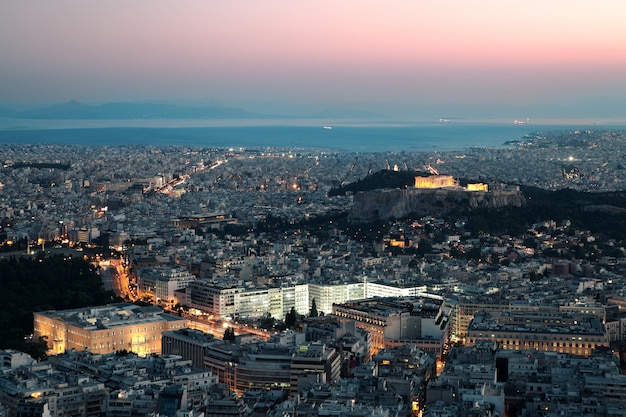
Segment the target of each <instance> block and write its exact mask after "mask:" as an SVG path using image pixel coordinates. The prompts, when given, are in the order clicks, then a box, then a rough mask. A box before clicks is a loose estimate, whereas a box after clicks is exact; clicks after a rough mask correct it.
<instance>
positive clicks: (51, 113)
mask: <svg viewBox="0 0 626 417" xmlns="http://www.w3.org/2000/svg"><path fill="white" fill-rule="evenodd" d="M372 116H375V114H374V113H370V112H361V111H357V110H350V109H341V110H329V111H324V112H320V113H317V114H312V115H302V116H285V115H277V114H262V113H255V112H250V111H247V110H244V109H241V108H237V107H222V106H197V107H196V106H180V105H174V104H161V103H128V102H119V103H106V104H99V105H89V104H85V103H81V102H80V101H76V100H72V101H68V102H66V103H62V104H55V105H51V106H45V107H38V108H34V109H29V110H15V109H10V108H7V107H0V117H10V118H16V119H47V120H63V119H73V120H77V119H79V120H109V119H147V120H150V119H270V118H272V119H275V118H280V119H283V118H295V117H301V118H321V117H324V118H328V117H335V118H347V117H350V118H366V117H372Z"/></svg>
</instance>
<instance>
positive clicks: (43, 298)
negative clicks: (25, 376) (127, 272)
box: [0, 255, 121, 357]
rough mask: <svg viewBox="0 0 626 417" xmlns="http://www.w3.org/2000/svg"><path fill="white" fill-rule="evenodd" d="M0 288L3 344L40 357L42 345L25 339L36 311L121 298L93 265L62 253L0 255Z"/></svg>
mask: <svg viewBox="0 0 626 417" xmlns="http://www.w3.org/2000/svg"><path fill="white" fill-rule="evenodd" d="M0 288H2V302H0V348H2V349H7V348H11V349H18V350H21V351H24V352H27V353H34V356H36V357H37V356H40V354H41V349H40V348H41V346H37V343H35V344H32V343H29V342H28V341H27V339H25V336H27V335H30V334H32V332H33V312H37V311H45V310H65V309H72V308H79V307H86V306H92V305H103V304H108V303H111V302H118V301H121V300H120V299H119V298H116V296H115V294H114V293H113V292H111V291H104V289H103V287H102V280H101V279H100V276H99V275H98V274H97V271H96V269H95V267H94V266H93V265H91V264H90V263H88V262H87V261H85V260H83V259H82V258H69V257H64V256H61V255H56V256H40V257H21V258H19V259H18V258H15V257H12V258H8V259H0ZM35 342H39V341H35Z"/></svg>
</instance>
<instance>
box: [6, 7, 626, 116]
mask: <svg viewBox="0 0 626 417" xmlns="http://www.w3.org/2000/svg"><path fill="white" fill-rule="evenodd" d="M624 22H626V2H625V1H624V0H604V1H597V2H590V1H588V0H584V1H583V0H569V1H565V0H549V1H546V0H541V1H539V0H525V1H515V0H507V1H502V0H474V1H465V0H454V1H453V0H420V1H416V0H406V1H404V0H402V1H390V2H381V1H370V0H358V1H356V0H345V1H341V0H336V1H324V0H317V1H293V0H255V1H252V0H248V1H243V0H241V1H207V0H185V1H166V0H132V1H128V0H106V1H97V2H89V1H84V0H55V1H49V2H35V1H29V0H4V1H2V2H1V3H0V56H2V59H0V100H1V101H3V102H6V103H10V102H16V103H35V102H59V101H66V100H69V99H78V100H82V101H86V102H100V101H111V100H148V99H170V98H171V99H192V100H208V99H219V100H222V101H224V102H231V103H237V102H245V101H249V100H255V101H263V100H268V101H270V100H279V101H286V102H289V101H291V102H298V103H308V102H310V103H316V102H343V103H375V102H385V103H399V104H407V105H412V104H417V105H423V104H426V103H429V102H435V103H452V102H457V103H466V104H472V103H486V102H504V103H531V104H532V103H535V102H536V103H542V102H546V101H550V102H558V101H559V100H563V101H571V100H585V99H586V98H593V97H602V96H611V97H626V25H625V24H624Z"/></svg>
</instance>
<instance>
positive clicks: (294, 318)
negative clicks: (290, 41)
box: [0, 129, 626, 417]
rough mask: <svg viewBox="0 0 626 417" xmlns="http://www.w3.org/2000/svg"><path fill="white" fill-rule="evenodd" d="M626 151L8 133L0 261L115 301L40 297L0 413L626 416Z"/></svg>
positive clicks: (573, 135)
mask: <svg viewBox="0 0 626 417" xmlns="http://www.w3.org/2000/svg"><path fill="white" fill-rule="evenodd" d="M625 150H626V132H624V131H616V130H599V129H598V130H596V129H589V130H577V131H550V132H535V133H531V134H527V135H525V136H524V137H523V138H521V139H520V140H516V141H511V142H510V143H507V146H506V147H500V148H493V149H487V148H470V149H466V150H463V151H450V152H441V151H433V152H423V153H412V152H387V153H346V152H335V151H332V150H329V149H309V148H307V149H303V148H284V149H274V148H229V149H222V148H199V147H190V146H168V147H156V146H139V145H126V146H80V145H48V144H45V145H44V144H38V145H37V144H12V145H10V144H2V145H0V155H2V160H1V161H0V162H1V163H2V168H1V169H0V221H1V224H0V249H1V250H2V251H1V252H0V262H7V263H8V262H9V261H8V260H19V259H21V260H22V261H21V262H26V260H36V261H38V262H47V260H48V259H51V258H58V257H62V258H63V259H64V260H70V259H74V260H76V259H80V260H84V261H85V262H86V263H88V264H90V265H92V266H93V268H94V271H96V273H97V274H98V276H99V278H100V279H101V280H102V286H103V290H104V291H108V292H110V294H111V296H110V301H111V302H110V303H106V304H101V305H80V306H78V307H76V308H69V309H63V308H59V307H56V306H53V307H54V308H49V309H45V310H39V311H30V312H29V314H30V315H29V318H31V319H32V327H31V328H30V329H28V330H29V332H28V334H27V333H25V334H24V335H23V337H26V339H27V340H30V341H31V342H32V343H37V342H41V343H45V347H46V349H47V350H46V352H45V354H44V355H42V356H40V357H35V356H34V355H31V354H29V353H26V352H22V351H20V350H18V349H15V348H13V347H12V346H11V345H10V344H8V342H7V341H5V346H1V345H0V347H4V348H5V349H4V350H1V351H0V358H1V362H0V370H1V373H0V417H5V416H6V417H22V416H42V417H48V416H50V417H57V416H107V417H140V416H156V415H161V416H180V417H196V416H198V417H211V416H216V417H217V416H242V417H243V416H259V417H260V416H268V417H269V416H271V417H279V416H280V417H286V416H290V417H296V416H307V417H309V416H310V417H314V416H354V417H357V416H381V417H395V416H409V415H414V416H429V417H445V416H457V415H463V416H526V417H535V416H545V417H551V416H598V417H599V416H626V411H624V410H626V375H624V373H623V369H624V368H625V367H624V356H626V348H625V345H624V342H625V341H626V310H625V309H626V279H625V275H626V240H625V238H624V236H625V234H624V233H625V232H626V230H625V229H624V228H625V225H626V202H625V200H624V190H625V189H626V168H625V166H624V152H625ZM383 179H385V180H390V181H399V182H401V183H400V185H399V186H391V187H390V186H380V185H371V184H377V183H376V181H383ZM368 181H369V182H368ZM402 181H404V182H402ZM359 186H361V188H358V187H359ZM355 187H356V188H355ZM58 259H60V258H58ZM68 262H69V261H68ZM7 263H5V264H4V265H5V266H3V268H5V267H6V265H7ZM7 268H8V267H7ZM6 271H8V269H6ZM8 276H9V273H8V272H5V273H4V275H3V269H0V280H2V279H4V280H6V282H8ZM3 285H6V284H3ZM78 304H80V303H79V301H76V305H78ZM16 314H17V313H16ZM3 317H4V316H3ZM7 317H10V316H7ZM16 322H17V319H16ZM2 323H3V324H5V325H10V323H12V321H11V320H10V319H7V320H6V321H3V322H2ZM25 330H26V329H25Z"/></svg>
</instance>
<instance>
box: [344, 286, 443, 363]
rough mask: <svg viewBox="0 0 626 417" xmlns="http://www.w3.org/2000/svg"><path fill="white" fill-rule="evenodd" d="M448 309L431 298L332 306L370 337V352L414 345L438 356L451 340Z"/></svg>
mask: <svg viewBox="0 0 626 417" xmlns="http://www.w3.org/2000/svg"><path fill="white" fill-rule="evenodd" d="M448 310H449V309H447V308H446V306H445V303H444V302H443V300H440V299H437V298H428V297H404V298H369V299H366V300H358V301H350V302H347V303H344V304H337V305H334V306H333V314H335V315H336V316H337V317H340V318H341V319H344V320H353V321H355V322H356V325H357V326H358V327H360V328H362V329H365V330H367V331H368V332H369V333H370V334H371V336H372V340H371V345H370V353H371V355H375V354H376V353H377V352H378V351H379V350H381V349H384V348H390V347H394V346H401V345H403V344H414V345H416V346H418V347H419V348H420V349H422V350H424V351H427V352H431V353H433V354H434V355H435V356H436V357H437V358H439V357H440V356H441V354H442V353H443V351H444V349H445V347H446V345H447V343H448V340H449V336H450V334H449V328H450V326H449V312H448Z"/></svg>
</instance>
